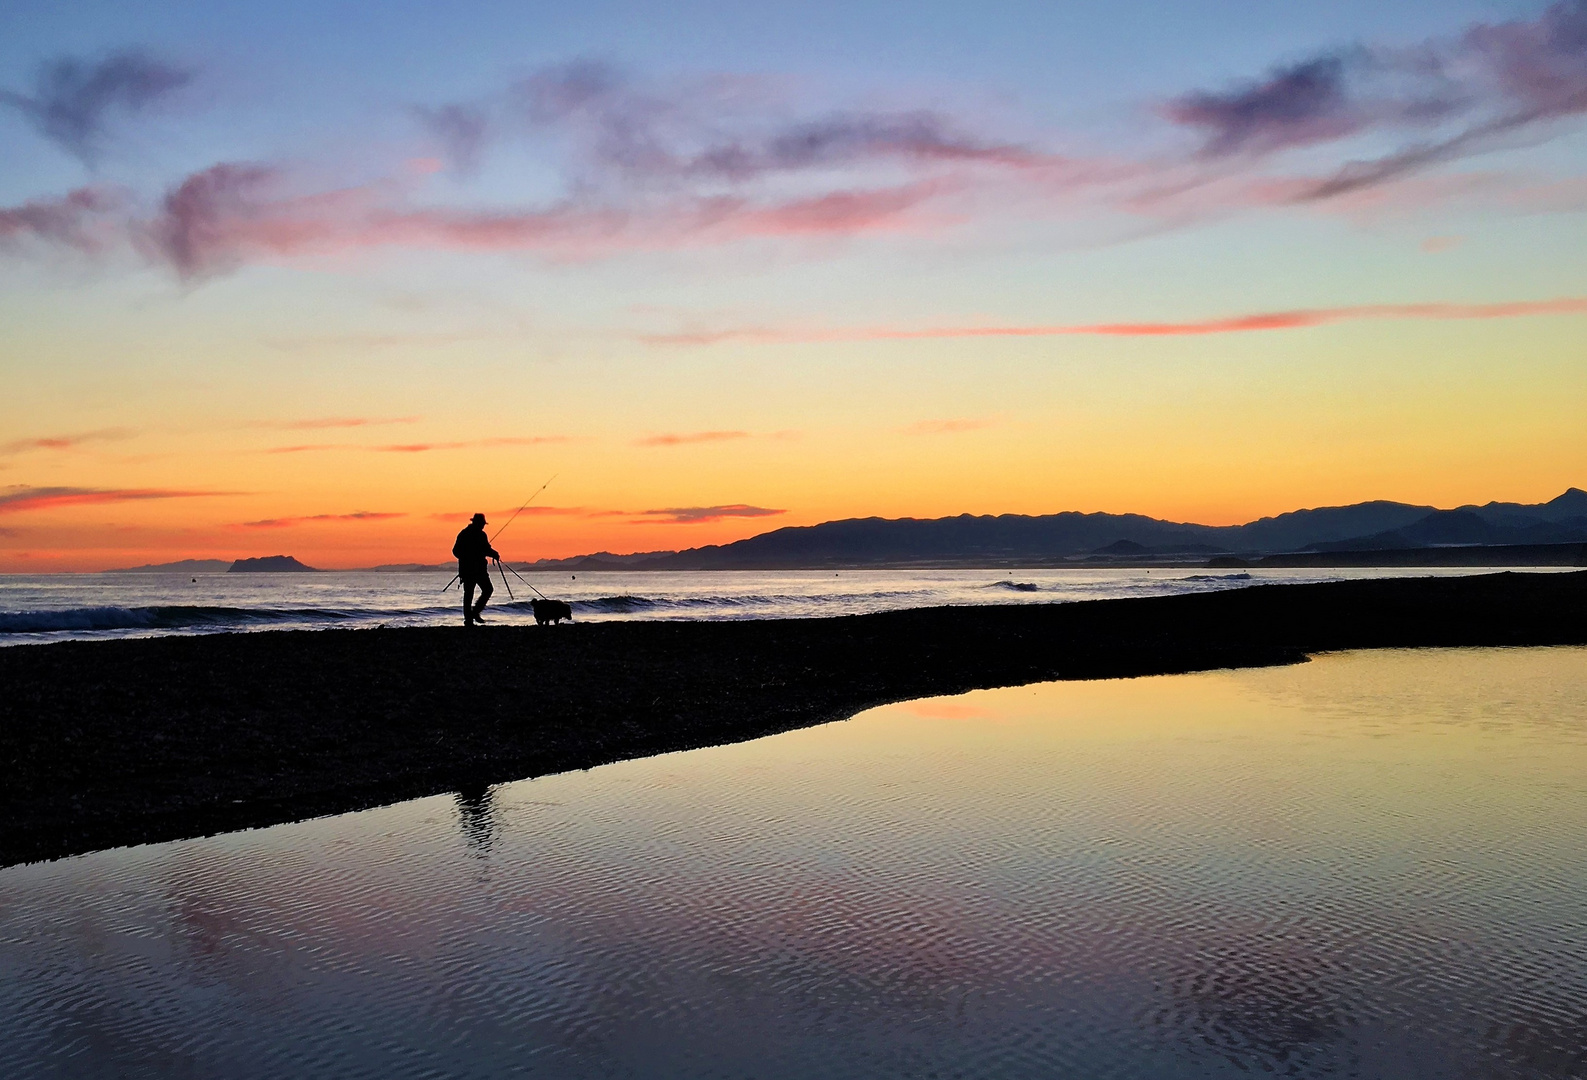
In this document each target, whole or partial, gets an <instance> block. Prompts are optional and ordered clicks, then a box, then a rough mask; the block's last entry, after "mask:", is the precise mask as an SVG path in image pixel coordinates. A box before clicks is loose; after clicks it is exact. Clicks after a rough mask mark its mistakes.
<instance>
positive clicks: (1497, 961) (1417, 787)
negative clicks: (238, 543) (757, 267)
mask: <svg viewBox="0 0 1587 1080" xmlns="http://www.w3.org/2000/svg"><path fill="white" fill-rule="evenodd" d="M1583 776H1587V650H1582V649H1549V650H1486V651H1477V650H1466V651H1448V652H1407V653H1378V654H1355V655H1339V656H1331V657H1323V658H1320V659H1318V660H1317V661H1315V662H1314V663H1311V664H1307V665H1302V666H1300V667H1295V668H1283V669H1270V670H1263V671H1248V672H1218V673H1209V674H1204V675H1194V676H1176V677H1171V678H1161V679H1139V680H1130V681H1117V682H1104V683H1086V684H1051V685H1045V686H1035V687H1022V688H1017V689H1010V690H1001V691H988V692H981V693H976V694H970V695H965V696H964V697H962V698H956V699H951V700H937V701H927V702H914V703H908V704H904V705H898V706H890V707H888V708H884V709H877V710H873V711H871V712H869V713H866V714H864V715H862V716H860V717H858V718H856V719H855V720H853V721H850V722H846V723H839V724H833V725H828V726H826V727H822V728H816V729H810V730H807V731H800V732H790V733H787V734H785V735H781V736H777V737H774V738H771V739H763V740H759V741H757V742H754V743H746V744H742V745H739V746H732V747H721V748H716V749H712V750H706V751H696V752H691V753H686V754H673V755H667V756H664V757H659V758H652V759H648V760H644V761H633V762H625V763H622V764H619V765H614V766H608V767H605V768H601V769H596V770H592V771H590V772H588V773H572V774H566V775H562V776H555V777H546V778H543V779H540V780H536V781H529V782H523V783H518V784H507V785H501V786H498V787H496V788H491V789H477V790H472V791H465V792H459V793H458V794H457V795H456V796H455V797H453V798H443V799H425V800H418V801H415V802H411V803H405V804H401V805H398V806H393V807H388V808H386V809H383V810H378V811H371V812H369V813H365V814H357V815H348V816H345V817H341V818H333V819H326V820H320V821H312V822H304V823H300V824H297V825H290V826H282V827H278V828H274V829H265V830H259V831H255V832H249V833H240V834H235V835H232V836H225V837H215V838H210V839H205V840H197V841H190V842H185V843H179V844H165V845H157V846H151V847H146V848H138V849H132V850H127V851H120V852H104V853H99V854H96V855H90V856H84V857H81V858H78V859H71V860H66V861H63V862H60V863H56V864H50V865H45V866H32V867H14V868H11V869H9V870H5V871H0V1075H4V1076H7V1077H10V1076H16V1075H21V1076H55V1075H60V1076H68V1075H71V1076H76V1075H124V1076H140V1075H148V1076H163V1075H170V1074H193V1075H224V1076H229V1077H230V1076H235V1077H254V1076H259V1077H265V1076H286V1075H290V1076H314V1075H335V1076H371V1077H375V1076H378V1077H409V1076H414V1077H416V1076H425V1075H477V1076H495V1075H510V1074H516V1073H529V1074H532V1075H537V1076H550V1077H564V1076H565V1077H586V1076H589V1077H593V1076H646V1077H650V1076H676V1077H695V1076H724V1077H736V1076H744V1077H748V1076H756V1077H807V1076H821V1077H867V1078H869V1077H879V1076H880V1077H891V1076H899V1077H902V1076H910V1077H914V1076H927V1075H941V1076H955V1075H957V1076H976V1077H996V1076H1009V1077H1030V1076H1050V1075H1057V1076H1064V1075H1073V1076H1086V1077H1091V1076H1102V1077H1105V1076H1121V1077H1159V1076H1175V1077H1221V1076H1230V1077H1233V1076H1242V1077H1243V1076H1248V1075H1250V1074H1252V1073H1268V1074H1274V1075H1285V1076H1335V1075H1339V1076H1347V1075H1353V1076H1364V1077H1375V1076H1395V1077H1400V1076H1404V1077H1419V1076H1427V1077H1432V1076H1441V1077H1442V1076H1447V1077H1465V1076H1473V1077H1476V1076H1481V1077H1538V1078H1543V1077H1548V1078H1551V1080H1553V1078H1559V1077H1571V1076H1587V1052H1584V1049H1583V1048H1584V1047H1587V899H1584V898H1587V866H1584V861H1583V860H1582V859H1581V851H1582V850H1583V847H1584V842H1587V785H1583V783H1582V777H1583ZM471 868H472V869H473V871H474V872H472V873H471V872H470V869H471ZM487 868H488V874H487V873H486V871H487Z"/></svg>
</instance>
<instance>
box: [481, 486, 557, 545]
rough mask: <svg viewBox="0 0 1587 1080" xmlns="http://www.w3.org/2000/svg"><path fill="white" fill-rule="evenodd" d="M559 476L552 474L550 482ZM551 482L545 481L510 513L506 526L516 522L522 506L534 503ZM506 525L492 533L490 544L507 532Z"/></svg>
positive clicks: (522, 508)
mask: <svg viewBox="0 0 1587 1080" xmlns="http://www.w3.org/2000/svg"><path fill="white" fill-rule="evenodd" d="M560 475H561V474H560V473H552V474H551V480H555V479H556V478H557V477H558V476H560ZM551 480H547V481H546V482H545V483H543V484H541V485H540V486H539V487H537V488H535V493H534V495H531V496H529V497H528V498H527V499H525V500H524V501H523V506H520V507H519V508H518V509H516V510H514V511H513V512H512V517H510V518H508V519H507V525H511V524H512V523H513V522H514V521H517V520H518V515H519V514H521V513H523V511H524V506H528V505H529V504H530V503H532V502H534V501H535V497H536V496H538V495H539V494H540V493H541V492H542V491H544V490H545V489H546V488H548V487H550V486H551ZM507 525H503V526H502V527H501V528H499V529H497V530H496V531H495V533H493V534H492V535H491V538H490V539H491V542H492V543H495V541H496V537H498V536H500V535H501V534H502V533H504V532H506V531H507Z"/></svg>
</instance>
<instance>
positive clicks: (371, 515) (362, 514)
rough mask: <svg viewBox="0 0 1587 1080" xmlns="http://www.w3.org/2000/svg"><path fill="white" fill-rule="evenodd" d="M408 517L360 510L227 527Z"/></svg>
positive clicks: (260, 527) (387, 519)
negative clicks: (350, 512)
mask: <svg viewBox="0 0 1587 1080" xmlns="http://www.w3.org/2000/svg"><path fill="white" fill-rule="evenodd" d="M407 516H408V515H407V514H404V513H379V512H374V511H370V510H359V511H357V512H356V513H352V514H309V515H307V516H303V517H284V518H263V519H261V520H259V521H242V522H238V523H237V524H235V525H228V526H226V527H227V528H228V529H289V528H292V527H293V526H296V525H304V524H307V523H309V522H316V521H389V520H390V519H392V518H400V517H407Z"/></svg>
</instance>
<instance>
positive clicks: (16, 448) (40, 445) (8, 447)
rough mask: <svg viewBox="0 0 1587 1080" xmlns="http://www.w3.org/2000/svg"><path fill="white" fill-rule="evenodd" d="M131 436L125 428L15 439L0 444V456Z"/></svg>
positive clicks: (62, 448)
mask: <svg viewBox="0 0 1587 1080" xmlns="http://www.w3.org/2000/svg"><path fill="white" fill-rule="evenodd" d="M132 434H133V433H132V432H131V431H130V430H129V429H127V428H100V429H99V430H98V431H83V432H78V433H76V434H73V435H44V436H40V437H38V438H33V439H16V440H13V441H12V442H8V443H4V444H0V454H21V453H25V452H27V451H30V450H73V449H76V448H77V447H79V446H82V445H83V444H84V443H92V442H103V441H107V440H116V439H129V438H131V437H132Z"/></svg>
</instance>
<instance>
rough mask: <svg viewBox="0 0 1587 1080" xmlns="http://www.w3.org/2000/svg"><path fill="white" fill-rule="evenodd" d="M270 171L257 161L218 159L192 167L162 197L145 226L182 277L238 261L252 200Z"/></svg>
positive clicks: (156, 244)
mask: <svg viewBox="0 0 1587 1080" xmlns="http://www.w3.org/2000/svg"><path fill="white" fill-rule="evenodd" d="M274 176H275V170H273V169H270V168H267V167H265V166H262V165H238V164H231V163H222V164H220V165H214V166H211V167H210V168H208V169H205V170H203V171H202V172H196V173H194V174H193V175H191V176H189V177H188V178H187V179H186V180H184V181H182V183H181V184H180V185H179V186H178V187H176V189H175V190H173V191H171V192H170V193H169V194H168V195H166V197H165V204H164V206H163V207H162V212H161V214H160V216H159V217H158V218H156V219H155V221H154V222H153V224H152V226H151V227H150V229H149V235H150V237H151V239H152V240H153V243H154V246H155V248H156V249H157V250H158V252H159V253H160V254H161V255H162V256H164V258H165V259H166V261H168V262H169V263H170V264H171V266H172V267H174V268H175V270H176V272H177V273H178V274H180V275H182V276H183V277H196V276H199V275H202V274H206V273H211V272H213V271H216V270H221V269H229V268H230V267H231V266H232V265H234V264H235V263H236V262H238V261H239V252H240V249H241V248H242V246H243V245H242V241H243V239H244V234H245V233H246V232H247V225H248V220H249V219H250V218H251V217H253V216H254V215H253V213H252V211H253V207H254V205H255V199H256V197H257V196H258V195H259V193H260V192H261V190H262V189H263V188H264V187H265V185H266V184H267V183H268V181H270V180H271V179H272V178H273V177H274Z"/></svg>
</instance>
